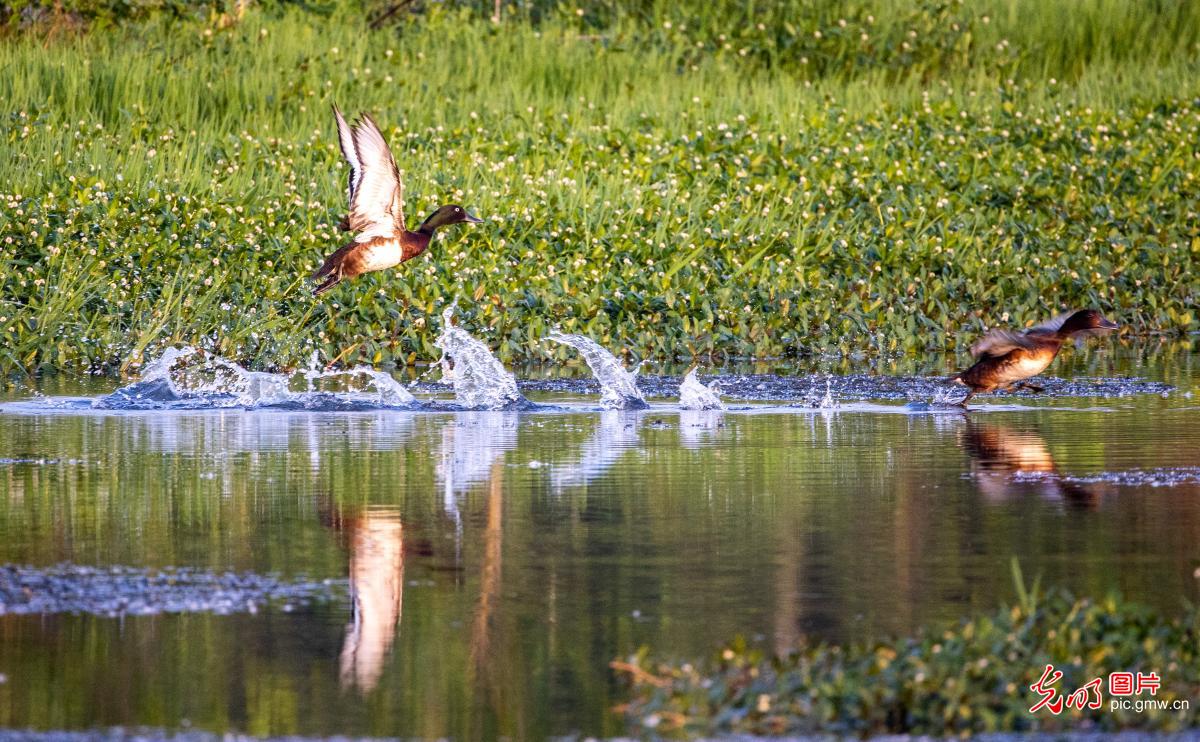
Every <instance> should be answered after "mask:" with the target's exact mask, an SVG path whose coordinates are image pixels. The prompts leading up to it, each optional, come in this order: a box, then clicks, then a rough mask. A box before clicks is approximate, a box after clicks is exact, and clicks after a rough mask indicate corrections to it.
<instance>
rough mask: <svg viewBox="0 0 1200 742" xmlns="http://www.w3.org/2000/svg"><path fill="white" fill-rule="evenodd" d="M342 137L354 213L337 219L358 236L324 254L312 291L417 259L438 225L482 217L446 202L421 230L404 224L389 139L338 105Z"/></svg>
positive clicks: (364, 116) (401, 193)
mask: <svg viewBox="0 0 1200 742" xmlns="http://www.w3.org/2000/svg"><path fill="white" fill-rule="evenodd" d="M333 117H334V119H335V120H336V121H337V129H338V143H339V144H340V145H341V148H342V156H343V157H345V158H346V162H347V163H348V164H349V165H350V176H349V180H348V182H347V184H346V191H347V194H348V196H349V202H350V213H349V214H348V215H347V216H346V218H345V219H343V220H342V221H341V223H340V224H339V225H338V226H339V227H340V228H341V229H342V230H343V231H346V232H356V233H357V234H356V235H355V237H354V239H353V240H351V241H350V242H348V243H347V244H345V245H343V246H342V247H340V248H338V249H337V250H336V251H335V252H334V253H333V254H332V255H330V256H329V257H328V258H325V262H324V263H322V264H321V268H320V270H318V271H317V272H316V273H314V274H313V280H314V281H319V282H320V283H318V284H317V286H316V287H315V288H314V289H313V294H315V295H318V296H319V295H321V294H323V293H325V292H326V291H328V290H329V289H331V288H333V287H334V286H336V285H337V284H338V283H339V282H341V281H342V280H343V279H347V278H354V277H355V276H358V275H361V274H363V273H368V272H370V271H381V270H385V269H387V268H392V267H394V266H397V265H399V264H401V263H403V262H404V261H406V260H412V259H413V258H415V257H417V256H418V255H420V254H421V253H423V252H425V250H426V249H428V248H429V242H430V240H432V239H433V233H434V231H436V230H437V228H438V227H444V226H446V225H449V224H458V223H460V222H481V221H483V220H482V219H478V218H476V217H474V216H472V215H471V214H470V213H468V212H467V210H466V209H464V208H463V207H461V206H459V205H458V204H446V205H445V206H442V207H441V208H439V209H438V210H437V211H435V212H433V213H432V214H430V215H429V218H427V219H426V220H425V221H423V222H421V225H420V226H419V227H417V229H416V231H412V230H409V229H408V228H406V227H405V224H404V184H403V183H401V182H400V172H399V171H398V170H397V169H396V161H395V159H393V158H392V151H391V149H389V148H388V144H387V141H386V140H385V139H384V138H383V134H382V133H380V131H379V126H378V125H377V124H376V123H375V121H374V120H373V119H372V118H371V117H370V115H368V114H365V113H364V114H362V116H360V117H359V119H358V121H357V122H356V123H355V124H354V126H353V127H351V126H349V125H348V124H347V123H346V119H345V118H344V117H343V116H342V112H341V111H340V110H338V107H337V106H336V105H335V106H334V107H333Z"/></svg>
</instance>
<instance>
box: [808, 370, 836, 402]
mask: <svg viewBox="0 0 1200 742" xmlns="http://www.w3.org/2000/svg"><path fill="white" fill-rule="evenodd" d="M805 401H806V402H807V404H809V405H810V406H812V407H816V408H817V409H821V410H836V409H837V408H838V407H840V406H841V405H839V404H838V402H837V400H836V399H835V398H834V396H833V386H832V385H831V384H830V382H829V377H828V376H827V377H825V394H824V395H822V396H820V397H817V396H816V395H815V394H810V395H809V396H808V397H807V398H806V400H805Z"/></svg>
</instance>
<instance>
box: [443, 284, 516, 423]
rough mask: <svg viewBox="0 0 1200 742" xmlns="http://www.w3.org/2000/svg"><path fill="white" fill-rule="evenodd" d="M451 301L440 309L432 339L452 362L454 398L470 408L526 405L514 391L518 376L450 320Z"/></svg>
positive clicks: (500, 407) (451, 312)
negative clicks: (437, 332)
mask: <svg viewBox="0 0 1200 742" xmlns="http://www.w3.org/2000/svg"><path fill="white" fill-rule="evenodd" d="M453 317H454V305H453V304H451V305H450V306H448V307H446V309H445V310H443V311H442V334H441V335H439V336H438V339H437V340H436V341H435V342H434V345H436V346H437V347H439V348H441V349H442V351H443V352H445V354H446V355H447V356H449V357H450V360H452V361H453V362H454V373H453V374H451V376H450V382H451V383H452V384H453V385H454V400H455V401H456V402H457V403H458V404H460V405H462V406H463V407H466V408H467V409H472V410H505V409H514V408H519V407H525V406H528V405H529V401H528V400H527V399H525V397H523V396H521V393H520V392H519V391H517V379H516V377H515V376H513V375H512V374H510V373H509V372H508V371H507V370H506V369H505V368H504V364H502V363H500V361H499V360H498V359H497V358H496V357H495V356H494V355H492V352H491V351H490V350H488V347H487V346H486V345H484V344H483V343H482V342H480V341H479V340H478V339H476V338H474V337H471V335H470V333H468V332H467V331H466V330H463V329H462V328H459V327H455V326H454V325H453V324H451V320H452V319H453Z"/></svg>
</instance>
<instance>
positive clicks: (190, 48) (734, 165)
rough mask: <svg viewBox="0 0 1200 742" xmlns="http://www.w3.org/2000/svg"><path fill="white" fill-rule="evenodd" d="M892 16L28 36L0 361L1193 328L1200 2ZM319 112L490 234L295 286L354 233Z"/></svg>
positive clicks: (1198, 291) (11, 166)
mask: <svg viewBox="0 0 1200 742" xmlns="http://www.w3.org/2000/svg"><path fill="white" fill-rule="evenodd" d="M900 5H901V4H892V3H885V2H878V3H868V2H858V3H849V2H828V3H818V4H799V5H795V6H788V7H789V8H790V11H789V12H790V15H789V14H788V13H787V12H783V11H780V12H773V13H767V12H765V11H764V13H763V14H760V15H759V16H756V17H761V18H762V19H763V20H762V21H761V23H762V28H759V27H758V24H757V23H755V24H749V23H740V22H736V21H737V18H738V16H737V13H738V12H744V6H742V5H740V4H734V3H717V4H714V5H712V6H711V7H710V6H708V5H706V6H705V7H704V8H690V9H685V10H687V11H688V12H686V13H685V12H684V11H683V10H678V9H673V7H672V6H670V5H668V4H662V5H657V4H652V3H651V4H646V5H643V6H637V7H636V8H633V7H632V6H620V5H616V4H608V5H604V6H596V7H590V6H584V7H582V8H581V10H582V11H583V13H582V15H577V14H575V13H573V12H570V9H569V8H568V9H566V10H564V11H563V12H562V13H557V12H555V13H549V12H548V11H547V12H546V13H544V14H543V16H544V17H543V16H539V18H537V19H536V20H537V21H538V22H537V23H534V22H533V21H530V20H522V19H520V18H515V17H514V18H508V19H507V20H506V21H505V22H504V23H503V24H501V25H496V24H493V23H491V22H489V21H487V20H483V19H481V18H479V14H478V13H473V12H471V11H469V10H461V11H438V10H437V9H436V8H434V9H432V10H430V11H429V12H427V13H426V14H424V15H422V16H420V17H417V18H414V19H407V20H405V21H403V22H402V23H400V24H399V25H398V26H396V27H393V28H388V29H385V30H381V31H376V32H368V31H367V29H366V25H365V23H364V21H363V20H362V18H361V17H360V16H361V14H358V13H354V12H350V11H347V10H328V9H327V10H321V9H319V8H318V11H320V12H317V11H311V12H308V11H301V10H298V9H295V8H286V7H284V8H276V9H274V10H257V11H256V10H251V11H250V13H249V14H248V15H246V16H245V17H244V18H243V19H242V20H241V22H240V23H236V24H234V25H233V26H232V27H229V28H219V26H220V25H221V24H220V23H217V22H215V21H213V19H212V17H211V16H205V17H203V18H201V19H200V20H184V21H174V22H171V23H167V22H166V21H154V20H152V21H149V22H147V23H144V24H139V25H134V26H127V27H124V28H120V29H116V30H103V31H102V30H98V29H97V30H93V31H92V32H90V33H87V34H84V35H82V36H66V35H57V36H55V37H54V38H52V39H47V38H45V37H43V36H38V35H33V34H26V35H23V36H11V37H9V38H8V39H7V40H4V41H2V42H0V69H3V70H4V71H5V72H4V74H3V75H0V100H3V101H5V104H4V108H3V119H2V121H3V123H2V124H0V126H2V127H3V128H2V129H0V163H4V165H3V171H4V175H5V179H4V184H3V185H2V186H0V191H2V193H0V245H2V247H3V253H2V254H0V261H2V268H3V273H2V278H0V281H2V285H3V288H2V290H0V366H3V367H5V368H6V369H9V370H12V369H15V368H23V369H27V370H28V369H34V368H39V367H50V366H55V367H70V366H87V367H112V366H115V365H116V364H119V363H120V362H122V361H123V360H125V359H127V358H130V357H132V358H135V359H136V358H137V357H138V356H139V355H140V354H141V353H143V352H145V351H146V350H147V349H153V348H155V347H157V346H161V345H163V344H167V343H172V342H189V343H198V344H201V345H204V346H206V347H209V348H210V349H212V350H215V351H217V352H220V353H223V354H226V355H230V356H234V357H237V358H239V359H242V360H246V361H249V362H251V363H253V364H257V365H260V366H275V365H287V364H292V363H296V362H299V361H300V360H301V359H306V358H307V357H308V355H309V354H310V353H311V352H312V351H313V350H314V349H316V350H320V351H321V352H322V354H323V356H324V357H325V358H326V359H334V358H339V359H342V360H343V361H345V362H351V361H359V360H365V361H370V362H382V363H388V362H391V361H395V362H396V363H401V364H403V363H409V362H420V361H426V360H431V359H432V358H436V356H437V353H436V349H434V348H433V346H432V341H433V339H434V337H435V336H436V331H437V328H436V324H437V313H438V311H439V309H440V307H441V306H442V305H443V304H444V303H445V302H448V301H450V300H452V299H454V298H455V297H459V298H460V302H459V304H460V309H461V310H462V311H461V312H460V316H461V318H462V321H463V323H464V324H465V325H466V326H467V327H468V328H469V329H471V330H473V331H479V332H484V333H485V334H487V335H488V339H489V342H490V343H491V344H492V345H493V346H494V347H496V348H497V349H498V350H499V353H500V354H501V356H502V357H503V358H505V359H518V358H528V357H531V356H532V357H541V356H542V354H543V353H544V352H548V351H547V350H544V349H543V346H542V345H541V344H540V343H538V342H537V340H538V338H540V337H541V336H542V335H543V334H544V333H545V332H546V331H547V330H548V329H550V328H552V327H555V326H560V327H562V328H563V329H564V330H569V331H579V332H584V333H586V334H589V335H591V336H593V337H595V338H596V339H597V340H599V341H600V342H602V343H604V344H607V345H610V346H623V347H627V348H630V349H631V350H632V351H634V352H635V353H637V354H640V355H655V356H686V355H691V354H703V353H707V352H710V351H717V352H719V353H721V354H726V355H729V354H736V355H755V356H767V355H779V354H784V353H789V352H805V351H809V350H834V351H842V352H846V351H852V350H867V351H885V352H889V351H901V350H909V351H911V350H917V349H922V348H926V347H946V346H949V347H963V346H965V344H966V343H964V342H963V341H965V340H969V338H970V336H971V335H972V334H974V333H976V332H978V331H979V330H981V329H982V328H983V327H985V326H988V325H992V324H997V323H1004V322H1009V323H1014V324H1021V323H1026V322H1030V321H1033V320H1036V319H1038V318H1040V317H1043V316H1045V315H1047V314H1051V313H1054V312H1055V311H1057V310H1059V309H1061V308H1065V307H1070V306H1080V305H1092V306H1098V307H1100V308H1102V309H1103V310H1104V311H1105V312H1106V313H1110V314H1112V315H1114V316H1115V317H1116V318H1117V319H1118V320H1120V321H1122V322H1123V323H1125V324H1126V325H1127V327H1128V330H1127V332H1131V333H1138V334H1143V333H1181V332H1192V331H1195V330H1197V329H1200V318H1198V317H1197V314H1196V312H1195V311H1194V310H1193V307H1194V305H1195V303H1196V300H1197V297H1198V296H1200V285H1198V282H1197V279H1196V278H1195V271H1194V265H1193V263H1194V262H1195V258H1196V256H1197V254H1198V253H1200V224H1198V222H1197V196H1198V194H1200V180H1198V179H1197V174H1198V171H1200V163H1198V161H1197V155H1196V152H1197V151H1198V150H1200V136H1198V131H1200V102H1198V99H1197V95H1198V94H1200V83H1197V80H1198V79H1200V78H1198V77H1197V74H1196V73H1197V72H1198V71H1200V70H1198V66H1200V65H1198V63H1197V43H1196V40H1197V37H1198V33H1200V21H1198V19H1200V11H1194V10H1188V8H1191V7H1192V6H1191V5H1189V4H1174V3H1161V4H1153V5H1149V6H1148V5H1145V4H1142V3H1138V2H1134V0H1092V1H1091V2H1081V3H1073V2H1072V3H1067V2H1033V0H1005V1H1003V2H1001V1H1000V0H994V1H991V2H977V3H969V4H961V3H953V2H950V3H927V4H924V5H920V6H917V7H916V9H914V10H904V11H900V10H897V9H896V8H898V7H899V6H900ZM692 11H695V12H692ZM690 18H694V19H695V20H694V21H692V20H688V19H690ZM843 21H844V23H843ZM693 23H694V25H689V24H693ZM722 23H727V24H728V28H729V30H728V33H727V35H726V38H724V39H722V38H721V37H722V35H723V33H722V32H720V28H721V26H720V24H722ZM864 35H865V36H866V38H865V39H864V38H863V36H864ZM333 101H337V102H338V103H339V104H340V105H341V106H342V107H343V109H345V110H347V111H348V112H355V111H358V110H369V111H371V112H373V113H374V114H375V115H376V117H377V119H378V120H379V121H380V122H381V123H382V124H383V125H384V128H385V132H386V133H387V134H388V136H389V139H390V141H391V142H392V146H393V150H394V151H395V152H396V155H397V159H398V161H399V164H400V167H401V169H402V171H404V173H405V179H406V185H407V194H408V207H407V212H408V215H409V219H410V221H415V220H418V219H420V218H422V217H423V216H424V215H425V214H426V213H428V212H429V211H430V210H431V209H432V208H433V207H434V206H435V205H437V204H438V203H441V202H445V201H449V200H455V201H460V202H462V203H464V204H466V205H468V206H469V207H470V208H471V209H472V210H474V211H477V212H478V213H481V214H482V215H484V216H486V217H488V218H489V221H488V223H486V224H483V225H479V226H478V227H474V228H458V229H455V230H452V231H449V232H448V233H447V234H445V235H444V239H442V240H441V241H439V242H438V243H436V244H435V246H434V248H433V249H432V250H431V251H430V252H429V253H427V255H426V256H422V257H421V258H420V259H418V260H416V261H413V262H411V263H408V264H406V265H404V266H402V267H401V268H399V269H398V270H397V271H394V272H387V273H382V274H375V275H373V276H370V277H368V278H365V279H362V280H359V281H356V282H353V283H349V284H346V285H344V286H342V287H339V288H338V289H337V290H335V291H334V292H332V293H331V294H330V295H328V296H327V297H326V298H325V300H323V301H314V300H313V299H312V298H311V297H310V296H309V295H308V293H307V291H306V289H305V286H304V279H305V276H306V275H307V274H308V273H309V272H310V271H311V270H312V269H313V268H315V267H316V266H317V265H318V264H319V262H320V260H321V258H322V257H323V255H324V254H325V253H327V252H328V251H330V250H332V249H333V248H335V247H336V246H338V245H339V244H340V241H341V240H342V239H344V238H343V236H342V235H340V234H338V233H337V232H336V230H335V228H334V226H333V225H334V224H335V223H336V220H337V219H338V218H339V217H340V215H341V213H342V211H343V209H344V203H343V202H344V198H345V196H344V191H343V190H342V184H343V183H344V177H343V174H344V170H343V169H342V167H343V166H342V165H341V164H340V162H339V160H340V156H339V154H338V150H337V145H336V141H335V137H334V134H333V131H332V121H331V120H330V116H329V105H330V103H331V102H333ZM551 352H558V353H561V352H563V351H561V350H558V351H551Z"/></svg>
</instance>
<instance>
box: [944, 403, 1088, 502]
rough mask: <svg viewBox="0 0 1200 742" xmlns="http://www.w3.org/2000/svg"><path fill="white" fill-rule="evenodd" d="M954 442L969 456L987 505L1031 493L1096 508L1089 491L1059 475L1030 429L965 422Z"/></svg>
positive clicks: (1043, 443)
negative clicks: (956, 441)
mask: <svg viewBox="0 0 1200 742" xmlns="http://www.w3.org/2000/svg"><path fill="white" fill-rule="evenodd" d="M958 443H959V446H961V447H962V448H963V449H964V450H965V451H966V452H967V453H968V454H969V455H970V457H971V478H972V479H973V480H974V481H975V483H976V484H977V485H978V486H979V491H980V493H982V494H983V496H984V498H985V499H987V500H988V501H990V502H1007V501H1009V500H1011V499H1014V498H1016V497H1019V496H1021V495H1023V494H1025V493H1030V492H1032V493H1034V494H1037V495H1038V496H1039V497H1042V498H1043V499H1045V500H1048V501H1051V502H1057V503H1062V504H1065V505H1067V506H1069V507H1073V508H1085V509H1092V508H1095V507H1096V506H1097V505H1099V501H1100V498H1099V495H1098V494H1097V493H1096V492H1095V491H1094V490H1093V489H1091V488H1089V487H1085V486H1082V485H1079V484H1076V483H1074V482H1071V481H1069V480H1067V479H1066V478H1064V477H1063V476H1062V474H1061V473H1060V472H1059V471H1058V466H1057V465H1056V464H1055V462H1054V456H1053V455H1051V453H1050V449H1048V448H1047V447H1046V441H1045V439H1044V438H1042V436H1041V435H1040V434H1038V433H1037V432H1035V431H1033V430H1013V429H1012V428H1009V427H1006V426H1004V425H997V424H991V423H981V422H978V421H976V420H968V421H967V425H966V427H965V428H963V429H962V430H961V432H960V433H959V441H958Z"/></svg>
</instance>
